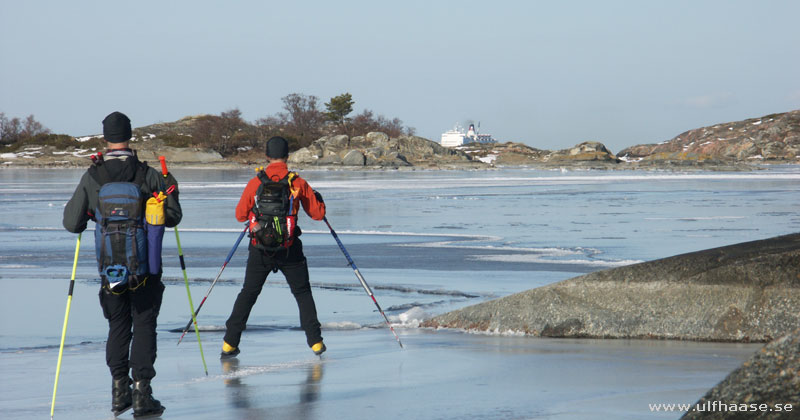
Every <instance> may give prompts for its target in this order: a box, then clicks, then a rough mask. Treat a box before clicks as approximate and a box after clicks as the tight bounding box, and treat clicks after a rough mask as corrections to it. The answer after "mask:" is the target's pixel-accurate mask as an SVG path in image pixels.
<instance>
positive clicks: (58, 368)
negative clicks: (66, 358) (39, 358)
mask: <svg viewBox="0 0 800 420" xmlns="http://www.w3.org/2000/svg"><path fill="white" fill-rule="evenodd" d="M80 250H81V233H79V234H78V242H77V243H76V244H75V260H74V261H73V262H72V277H71V278H70V280H69V293H68V294H67V313H66V314H64V327H63V328H62V329H61V345H60V346H59V347H58V363H57V364H56V381H55V383H54V384H53V402H52V404H50V419H51V420H52V419H53V413H54V412H55V409H56V390H57V389H58V374H59V373H60V372H61V357H62V356H63V355H64V339H65V338H66V337H67V323H68V322H69V309H70V307H71V306H72V291H73V290H74V289H75V270H76V269H77V268H78V254H79V253H80Z"/></svg>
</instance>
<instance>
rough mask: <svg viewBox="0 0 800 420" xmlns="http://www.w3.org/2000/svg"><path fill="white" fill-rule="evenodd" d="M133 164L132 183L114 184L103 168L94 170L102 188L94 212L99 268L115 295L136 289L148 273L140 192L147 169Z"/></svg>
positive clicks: (102, 277)
mask: <svg viewBox="0 0 800 420" xmlns="http://www.w3.org/2000/svg"><path fill="white" fill-rule="evenodd" d="M134 165H136V166H135V168H136V172H135V176H134V178H133V180H132V181H131V182H112V181H110V179H111V177H110V175H109V174H108V170H107V169H106V168H105V166H104V165H102V164H101V165H97V166H94V167H93V168H95V171H94V173H93V174H94V175H95V177H96V178H97V180H98V183H100V185H101V187H100V192H99V194H98V200H97V208H96V209H95V212H94V215H95V222H96V223H97V225H96V227H95V230H94V243H95V254H96V256H97V269H98V272H99V273H100V279H101V281H102V282H103V285H105V286H107V287H108V288H109V289H110V290H111V291H112V292H114V293H122V292H124V291H125V290H127V289H135V288H136V287H138V286H139V285H140V284H141V283H142V282H143V281H144V280H145V278H146V276H147V273H148V271H149V270H148V262H147V233H146V231H145V227H144V221H143V220H144V196H143V194H142V192H141V186H142V184H144V177H145V172H146V169H147V166H146V165H144V164H140V163H139V162H138V161H135V162H134ZM90 173H92V172H91V171H90Z"/></svg>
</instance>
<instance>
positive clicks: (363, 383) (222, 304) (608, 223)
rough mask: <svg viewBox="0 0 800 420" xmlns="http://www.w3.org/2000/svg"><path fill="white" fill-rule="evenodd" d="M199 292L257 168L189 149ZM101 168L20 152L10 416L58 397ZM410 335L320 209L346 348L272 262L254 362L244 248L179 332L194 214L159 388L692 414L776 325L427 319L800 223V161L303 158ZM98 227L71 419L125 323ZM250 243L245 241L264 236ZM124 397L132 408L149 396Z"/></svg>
mask: <svg viewBox="0 0 800 420" xmlns="http://www.w3.org/2000/svg"><path fill="white" fill-rule="evenodd" d="M174 172H175V175H176V176H177V177H178V179H179V180H180V182H181V184H180V185H181V189H182V194H181V201H182V204H183V207H184V213H185V217H184V221H183V222H182V223H181V225H180V231H181V242H182V245H183V251H184V254H185V257H186V266H187V273H188V275H189V278H190V288H191V291H192V294H193V298H194V302H195V303H198V302H199V300H200V299H201V298H202V296H203V295H204V294H205V293H206V292H207V290H208V288H209V286H210V284H211V281H212V280H213V279H214V277H215V276H216V274H217V272H218V271H219V269H220V267H221V265H222V263H223V262H224V259H225V256H226V255H227V253H228V251H229V250H230V248H231V247H232V246H233V244H234V242H235V240H236V237H237V235H238V233H239V232H240V231H241V229H242V225H241V224H240V223H238V222H236V221H235V220H234V218H233V208H234V206H235V205H236V202H237V200H238V198H239V194H240V193H241V190H242V189H243V188H244V185H245V184H246V182H247V180H248V179H249V178H250V177H251V176H252V171H249V170H242V171H234V170H190V169H180V168H177V169H175V171H174ZM82 173H83V171H81V170H40V169H27V170H20V169H9V170H6V169H4V170H3V171H0V296H2V299H3V301H2V305H0V372H2V375H3V380H2V381H0V413H2V414H0V417H2V418H3V419H29V418H44V417H46V416H47V414H48V412H49V409H50V400H51V397H52V388H53V379H54V374H55V366H56V361H57V360H56V359H57V354H58V343H59V339H60V334H61V326H62V322H63V317H64V309H65V304H66V294H67V289H68V283H69V275H70V270H71V267H72V260H73V255H74V254H73V253H74V249H75V239H76V235H73V234H69V233H67V232H66V231H64V230H63V228H62V227H61V214H62V212H63V204H64V203H65V202H66V201H67V199H68V198H69V196H70V195H71V194H72V192H73V191H74V188H75V185H76V184H77V182H78V179H79V178H80V176H81V175H82ZM301 175H303V176H304V177H305V178H306V179H307V180H308V181H309V183H310V184H311V185H312V186H313V187H314V188H316V189H318V190H320V192H321V193H322V194H323V196H324V197H325V201H326V204H327V206H328V219H329V221H330V222H331V224H332V225H333V226H334V228H335V229H337V233H339V235H340V237H341V239H342V241H343V243H344V244H345V246H346V247H347V249H348V251H349V252H350V254H351V255H352V257H353V259H354V260H355V262H356V264H357V265H358V267H359V268H360V270H361V272H362V274H363V275H364V277H365V278H366V280H367V282H368V283H369V284H370V286H371V287H372V289H373V291H374V293H375V297H376V299H377V300H378V302H379V303H380V305H381V307H382V308H383V309H384V311H385V312H386V315H387V316H388V318H389V320H390V322H391V323H392V325H393V326H394V328H395V330H396V331H397V332H398V334H399V335H400V338H401V339H402V341H403V343H404V345H405V349H404V350H401V349H400V347H399V346H398V345H397V343H396V341H395V340H394V337H393V336H392V334H391V332H390V331H389V330H388V328H386V325H385V323H384V320H383V318H382V317H381V316H380V314H379V313H378V312H377V310H376V308H375V305H374V304H373V302H372V301H371V299H370V298H369V297H368V296H367V295H366V294H365V293H364V290H363V289H362V288H361V286H360V284H359V283H358V280H357V279H356V278H355V276H354V275H353V271H352V269H351V268H350V267H348V266H347V261H346V260H345V258H344V257H343V256H342V254H341V252H340V250H339V248H338V246H337V245H336V243H335V242H334V241H333V240H332V238H331V237H330V234H329V233H328V231H327V227H326V226H325V225H324V224H322V223H320V222H314V221H311V220H310V219H309V218H307V217H305V216H301V218H300V221H299V224H300V226H301V227H302V229H303V231H304V233H303V235H302V237H301V239H302V241H303V245H304V249H305V251H306V254H307V256H308V259H309V265H310V275H311V282H312V287H313V293H314V296H315V299H316V303H317V310H318V313H319V317H320V321H321V322H322V325H323V336H324V337H325V342H326V344H327V346H328V351H327V352H326V353H325V354H324V356H323V357H322V358H321V359H320V358H318V357H316V356H314V355H313V353H312V352H311V351H310V350H309V349H308V348H307V346H306V344H305V338H304V336H303V333H302V331H300V330H299V321H298V315H297V308H296V305H295V302H294V300H293V298H292V296H291V293H290V291H289V287H288V286H287V285H286V282H285V281H284V279H283V277H282V276H281V275H280V274H274V275H270V277H268V279H267V284H266V285H265V287H264V290H263V292H262V294H261V295H260V297H259V300H258V302H257V303H256V306H255V307H254V310H253V313H252V315H251V317H250V320H249V322H248V330H247V331H246V332H245V334H244V335H243V337H242V343H241V346H240V347H241V349H242V354H241V355H240V356H239V358H238V361H236V362H231V363H225V364H222V363H220V361H219V360H218V354H219V350H220V345H221V341H222V336H223V334H224V325H225V320H226V319H227V316H228V314H229V313H230V310H231V306H232V304H233V301H234V299H235V297H236V294H237V293H238V292H239V288H240V287H241V283H242V279H243V277H244V264H245V260H246V255H247V251H246V248H245V245H244V244H243V245H242V247H241V248H240V249H239V250H238V251H237V252H236V254H235V255H234V257H233V258H232V260H231V262H230V264H229V265H228V266H227V268H226V269H225V271H224V273H223V275H222V276H221V278H220V280H219V282H218V283H217V285H216V286H215V288H214V290H213V292H212V294H211V295H210V296H209V298H208V300H207V301H206V303H205V305H204V306H203V309H202V312H201V313H200V316H199V318H198V322H199V324H200V330H201V336H202V340H203V349H204V353H205V358H206V362H207V363H208V367H209V376H207V377H206V376H205V375H204V373H203V368H202V361H201V359H200V353H199V349H198V345H197V342H196V339H195V336H194V334H187V336H186V338H185V339H184V342H183V343H182V344H181V345H180V346H176V342H177V339H178V337H179V336H180V333H178V332H172V331H175V330H177V331H180V330H181V329H182V327H183V326H184V325H185V324H186V321H187V320H188V316H189V313H188V312H189V308H188V304H187V300H186V291H185V286H184V280H183V276H182V274H181V272H180V265H179V262H178V258H177V250H176V244H175V242H174V234H173V233H172V232H167V234H166V235H165V241H164V267H165V268H164V270H165V275H164V282H165V285H166V291H165V295H164V304H163V307H162V311H161V314H160V316H159V331H158V332H159V335H158V340H159V342H158V345H159V352H158V360H157V362H156V369H157V370H158V376H157V377H156V378H155V380H154V381H153V387H154V390H155V395H156V397H157V398H159V399H160V400H161V401H162V403H163V404H164V405H165V406H166V407H167V411H166V412H165V415H164V418H165V419H166V418H170V419H187V420H188V419H191V420H197V419H223V420H224V419H262V418H276V419H297V418H310V419H342V418H347V419H362V418H363V419H366V418H376V417H380V418H403V419H406V418H415V419H449V418H459V419H486V418H489V419H491V418H549V419H608V418H614V419H639V418H669V419H674V418H677V417H678V416H679V413H661V414H660V415H657V414H655V413H651V412H650V411H649V410H648V404H649V403H660V402H664V403H692V402H694V401H696V400H697V399H698V398H699V397H700V396H701V395H702V394H703V393H704V392H705V391H706V390H707V389H708V388H709V387H711V386H713V385H714V384H715V383H716V382H718V381H719V380H721V379H722V378H723V377H725V375H727V373H728V372H729V371H731V370H732V369H734V368H735V367H736V366H737V365H738V364H740V363H741V361H743V360H744V359H746V358H747V357H748V356H749V355H750V354H752V353H753V352H754V351H755V350H756V349H757V348H759V345H757V344H756V345H740V344H730V343H727V344H726V343H685V342H674V341H637V340H609V341H603V340H560V339H537V338H531V337H519V336H516V335H515V333H513V332H508V331H495V332H491V333H490V334H463V333H461V332H458V331H444V330H439V331H432V330H425V329H420V328H418V325H419V322H420V321H421V320H424V319H427V318H428V317H430V316H434V315H437V314H440V313H443V312H446V311H449V310H453V309H458V308H462V307H464V306H467V305H472V304H476V303H480V302H483V301H486V300H488V299H493V298H496V297H502V296H506V295H509V294H511V293H515V292H518V291H522V290H527V289H530V288H533V287H538V286H543V285H547V284H551V283H553V282H557V281H560V280H564V279H567V278H570V277H573V276H576V275H579V274H582V273H586V272H590V271H594V270H598V269H603V268H606V267H613V266H618V265H623V264H628V263H633V262H637V261H646V260H651V259H655V258H662V257H667V256H670V255H675V254H679V253H684V252H690V251H695V250H699V249H706V248H710V247H715V246H722V245H728V244H732V243H737V242H742V241H746V240H755V239H763V238H767V237H771V236H776V235H780V234H784V233H789V232H796V231H798V230H800V210H799V209H800V194H799V193H800V183H798V182H797V180H798V179H800V168H798V167H794V166H784V167H774V168H772V169H769V170H766V171H762V172H758V173H744V174H742V173H708V174H706V173H689V174H680V173H677V174H676V173H661V172H631V173H618V172H602V173H601V172H592V171H585V172H580V171H572V172H569V173H566V174H565V173H561V172H560V171H532V170H497V171H484V172H479V171H419V172H396V171H386V172H345V171H331V172H327V171H304V172H303V173H302V174H301ZM91 229H92V226H91V223H90V226H89V231H87V232H86V233H84V235H83V241H82V243H81V250H80V258H79V264H78V267H77V280H76V285H75V290H74V297H73V302H72V306H71V315H70V322H69V327H68V334H67V339H66V347H65V354H64V360H63V365H62V372H61V379H60V382H59V390H58V399H57V405H56V412H55V418H56V419H65V420H66V419H93V418H97V419H110V418H111V417H112V416H111V413H110V411H109V404H110V382H111V379H110V377H109V374H108V371H107V368H106V367H105V356H104V351H105V335H106V333H107V331H106V329H107V324H106V321H105V320H104V319H103V317H102V313H101V310H100V307H99V304H98V301H97V292H98V287H99V285H98V280H97V273H96V266H95V261H94V244H93V242H92V235H91ZM245 242H246V241H245ZM121 418H125V419H129V418H131V414H130V412H128V413H126V414H124V415H123V416H121Z"/></svg>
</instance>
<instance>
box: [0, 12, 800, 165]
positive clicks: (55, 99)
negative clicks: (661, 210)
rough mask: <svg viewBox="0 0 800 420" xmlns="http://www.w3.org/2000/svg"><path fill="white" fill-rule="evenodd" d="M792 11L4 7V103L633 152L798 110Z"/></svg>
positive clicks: (12, 108)
mask: <svg viewBox="0 0 800 420" xmlns="http://www.w3.org/2000/svg"><path fill="white" fill-rule="evenodd" d="M798 21H800V2H798V1H563V2H553V1H491V2H489V1H434V0H428V1H402V2H391V3H390V2H378V1H326V2H313V1H301V2H291V1H282V2H270V1H227V2H222V1H218V2H208V1H136V2H116V1H115V2H110V1H94V2H90V1H66V2H64V1H12V0H0V111H2V112H5V113H6V115H7V116H12V117H14V116H16V117H24V116H27V115H28V114H34V115H35V116H36V118H37V120H39V121H41V122H42V123H43V124H44V125H45V126H47V127H48V128H50V129H51V130H53V131H54V132H57V133H66V134H71V135H75V136H79V135H86V134H95V133H99V132H100V131H101V127H100V121H101V120H102V119H103V117H104V116H105V115H106V114H108V113H109V112H111V111H114V110H119V111H122V112H124V113H126V114H128V116H130V118H131V120H132V121H133V124H134V126H143V125H147V124H152V123H156V122H162V121H174V120H177V119H179V118H181V117H183V116H187V115H195V114H202V113H210V114H219V113H220V112H222V111H225V110H228V109H231V108H236V107H238V108H239V109H240V110H241V111H242V113H243V115H244V117H245V119H247V120H248V121H254V120H256V119H257V118H260V117H264V116H267V115H272V114H275V113H277V112H279V111H281V101H280V98H281V97H283V96H285V95H287V94H289V93H293V92H299V93H305V94H309V95H316V96H318V97H319V98H320V102H321V103H322V102H325V101H327V100H328V99H329V98H330V97H331V96H335V95H337V94H340V93H343V92H350V93H351V94H352V95H353V98H354V99H355V101H356V104H355V109H356V112H360V111H361V110H363V109H364V108H369V109H371V110H373V111H374V112H375V113H377V114H383V115H385V116H387V117H398V118H400V119H402V120H403V121H404V122H405V123H406V124H407V125H410V126H413V127H416V129H417V133H418V134H419V135H422V136H424V137H427V138H430V139H432V140H436V141H438V140H439V136H440V134H441V133H442V132H443V131H445V130H447V129H449V128H451V127H452V126H453V125H454V124H455V123H456V122H462V123H463V122H465V121H468V120H475V121H480V122H481V128H482V131H483V132H486V133H491V134H493V135H494V136H495V137H497V138H498V139H500V140H501V141H521V142H525V143H527V144H529V145H531V146H534V147H539V148H546V149H559V148H565V147H569V146H572V145H574V144H577V143H579V142H582V141H587V140H596V141H601V142H603V143H605V144H606V145H607V146H609V148H611V149H612V151H613V152H617V151H619V150H620V149H622V148H623V147H626V146H630V145H634V144H639V143H653V142H660V141H663V140H668V139H670V138H672V137H674V136H676V135H678V134H680V133H681V132H683V131H685V130H689V129H692V128H697V127H701V126H705V125H712V124H715V123H718V122H726V121H735V120H740V119H744V118H749V117H758V116H762V115H766V114H769V113H775V112H785V111H789V110H792V109H800V24H798Z"/></svg>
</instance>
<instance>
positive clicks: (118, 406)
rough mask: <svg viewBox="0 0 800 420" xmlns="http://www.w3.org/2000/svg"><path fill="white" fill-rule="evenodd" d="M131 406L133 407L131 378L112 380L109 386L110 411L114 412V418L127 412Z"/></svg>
mask: <svg viewBox="0 0 800 420" xmlns="http://www.w3.org/2000/svg"><path fill="white" fill-rule="evenodd" d="M131 405H133V398H132V397H131V378H129V377H127V376H126V377H124V378H119V379H114V381H113V383H112V385H111V411H112V412H114V416H118V415H120V414H122V413H124V412H126V411H128V409H129V408H131Z"/></svg>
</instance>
